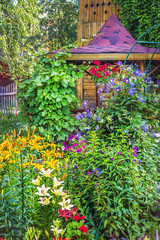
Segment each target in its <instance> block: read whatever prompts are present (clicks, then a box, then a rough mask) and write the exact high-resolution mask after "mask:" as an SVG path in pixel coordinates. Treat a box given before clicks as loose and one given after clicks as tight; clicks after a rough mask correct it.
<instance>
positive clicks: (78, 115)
mask: <svg viewBox="0 0 160 240" xmlns="http://www.w3.org/2000/svg"><path fill="white" fill-rule="evenodd" d="M83 117H84V115H83V114H82V113H78V114H77V116H76V119H77V120H82V119H83Z"/></svg>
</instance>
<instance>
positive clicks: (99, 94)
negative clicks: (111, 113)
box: [98, 89, 101, 97]
mask: <svg viewBox="0 0 160 240" xmlns="http://www.w3.org/2000/svg"><path fill="white" fill-rule="evenodd" d="M98 96H99V97H100V96H101V89H98Z"/></svg>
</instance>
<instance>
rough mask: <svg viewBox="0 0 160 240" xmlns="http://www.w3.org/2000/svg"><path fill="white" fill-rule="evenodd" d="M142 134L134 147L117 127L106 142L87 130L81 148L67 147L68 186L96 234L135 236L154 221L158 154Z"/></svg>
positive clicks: (103, 235)
mask: <svg viewBox="0 0 160 240" xmlns="http://www.w3.org/2000/svg"><path fill="white" fill-rule="evenodd" d="M143 135H144V136H143V137H142V138H141V139H139V141H138V142H137V143H136V144H135V145H134V146H133V145H131V142H129V139H130V138H129V135H126V134H125V133H123V132H122V130H118V133H117V134H114V133H112V134H110V135H109V136H108V142H107V141H106V142H102V141H101V140H100V139H99V138H98V137H97V136H96V134H95V132H92V133H91V136H90V138H89V139H88V144H87V145H86V144H85V145H86V148H87V150H86V151H83V149H82V150H81V151H77V150H76V151H74V150H73V148H72V149H70V148H69V149H70V150H72V152H71V154H70V156H69V161H70V163H71V164H69V170H68V181H69V183H70V184H69V186H68V189H69V192H71V193H73V194H74V198H75V199H76V200H77V202H80V203H81V212H84V214H85V216H86V218H87V219H88V220H89V221H90V227H91V228H92V234H94V235H95V236H96V238H95V239H109V238H116V239H119V238H120V237H127V239H132V240H135V239H137V238H138V237H143V236H144V234H145V233H146V232H148V231H150V230H152V227H155V226H157V225H158V222H159V219H158V218H156V214H157V213H158V209H157V205H158V201H157V200H159V199H160V194H159V193H157V191H156V190H157V189H156V187H155V183H156V182H158V176H159V167H158V165H159V159H160V158H159V157H158V156H156V155H155V151H156V150H155V149H156V148H157V146H156V145H155V144H154V142H153V139H151V138H150V137H149V136H148V133H144V134H143ZM147 138H148V139H147ZM79 141H84V140H83V139H80V140H79ZM68 146H69V145H68ZM68 151H69V150H68ZM98 234H99V236H98ZM97 236H98V238H97Z"/></svg>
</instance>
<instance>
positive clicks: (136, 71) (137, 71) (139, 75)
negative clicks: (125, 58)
mask: <svg viewBox="0 0 160 240" xmlns="http://www.w3.org/2000/svg"><path fill="white" fill-rule="evenodd" d="M134 75H135V76H136V77H143V74H142V73H141V71H140V70H139V69H137V70H135V72H134Z"/></svg>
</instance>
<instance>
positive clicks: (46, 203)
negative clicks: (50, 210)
mask: <svg viewBox="0 0 160 240" xmlns="http://www.w3.org/2000/svg"><path fill="white" fill-rule="evenodd" d="M51 198H52V196H50V197H49V198H46V197H40V200H41V201H39V203H41V204H42V205H49V204H50V199H51Z"/></svg>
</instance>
